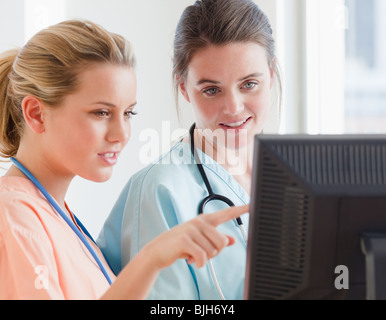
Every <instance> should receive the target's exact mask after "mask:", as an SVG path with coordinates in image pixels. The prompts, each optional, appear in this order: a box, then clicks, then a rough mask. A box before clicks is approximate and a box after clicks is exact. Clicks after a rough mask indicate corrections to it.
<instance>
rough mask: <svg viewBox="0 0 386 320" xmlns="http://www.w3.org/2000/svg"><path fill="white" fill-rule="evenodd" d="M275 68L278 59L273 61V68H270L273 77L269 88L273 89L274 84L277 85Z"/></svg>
mask: <svg viewBox="0 0 386 320" xmlns="http://www.w3.org/2000/svg"><path fill="white" fill-rule="evenodd" d="M275 66H276V58H275V59H273V60H272V63H271V66H270V67H269V71H270V75H271V83H270V86H269V88H270V89H272V87H273V84H274V83H275Z"/></svg>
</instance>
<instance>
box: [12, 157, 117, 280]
mask: <svg viewBox="0 0 386 320" xmlns="http://www.w3.org/2000/svg"><path fill="white" fill-rule="evenodd" d="M11 161H12V162H13V164H14V165H15V166H16V167H17V168H18V169H19V170H20V171H21V172H23V174H24V175H25V176H26V177H27V178H28V179H29V180H31V182H32V183H33V184H34V185H35V186H36V187H37V188H38V189H39V191H40V192H41V193H42V194H43V195H44V197H45V198H46V199H47V200H48V202H49V203H50V204H51V205H52V206H53V207H54V209H55V210H56V211H57V212H58V213H59V215H60V216H61V217H62V218H63V219H64V221H66V222H67V224H68V225H69V226H70V228H71V229H72V230H73V231H74V232H75V234H76V235H77V236H78V238H79V239H80V240H81V241H82V243H83V244H84V245H85V246H86V248H87V249H88V251H89V252H90V253H91V255H92V256H93V258H94V259H95V261H96V263H97V264H98V266H99V268H100V269H101V271H102V273H103V275H104V276H105V277H106V280H107V282H108V283H109V284H110V285H111V284H112V281H111V278H110V276H109V275H108V273H107V271H106V269H105V267H104V266H103V264H102V262H101V260H100V259H99V257H98V255H97V254H96V252H95V250H94V249H93V248H92V246H91V244H90V242H89V241H87V239H86V237H85V236H84V235H83V233H82V232H81V231H80V230H79V229H78V228H77V227H76V225H75V224H74V222H73V221H72V220H71V219H70V218H69V217H68V216H67V215H66V214H65V213H64V211H63V210H62V208H61V207H60V206H59V205H58V204H57V202H56V201H55V200H54V198H52V196H51V195H50V194H49V193H48V192H47V190H46V189H45V188H44V187H43V186H42V185H41V184H40V182H39V181H38V180H37V179H36V178H35V177H34V176H33V175H32V173H31V172H29V171H28V170H27V168H25V167H24V166H23V165H22V164H21V163H20V162H19V161H17V160H16V159H15V158H13V157H12V158H11Z"/></svg>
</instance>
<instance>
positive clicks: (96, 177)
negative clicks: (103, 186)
mask: <svg viewBox="0 0 386 320" xmlns="http://www.w3.org/2000/svg"><path fill="white" fill-rule="evenodd" d="M79 176H80V177H81V178H83V179H86V180H89V181H92V182H99V183H102V182H106V181H108V180H110V178H111V176H112V170H109V172H98V173H93V174H88V175H79Z"/></svg>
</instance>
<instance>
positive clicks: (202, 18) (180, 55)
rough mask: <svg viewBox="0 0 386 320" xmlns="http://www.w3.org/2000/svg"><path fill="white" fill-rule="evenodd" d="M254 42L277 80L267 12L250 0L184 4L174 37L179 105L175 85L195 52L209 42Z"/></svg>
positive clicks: (180, 79) (272, 39) (184, 73)
mask: <svg viewBox="0 0 386 320" xmlns="http://www.w3.org/2000/svg"><path fill="white" fill-rule="evenodd" d="M236 42H255V43H257V44H259V45H261V46H262V47H263V48H264V49H265V50H266V52H267V60H268V64H269V66H270V67H271V68H273V70H274V73H275V76H276V79H277V81H278V82H279V83H278V85H279V90H280V94H279V95H280V100H281V91H282V90H281V77H280V72H279V69H278V66H277V63H276V56H275V41H274V38H273V35H272V28H271V25H270V23H269V21H268V18H267V16H266V15H265V14H264V12H263V11H262V10H260V8H259V7H258V6H257V5H256V4H255V3H254V2H253V1H251V0H198V1H196V2H195V4H193V5H191V6H189V7H187V8H186V9H185V10H184V12H183V14H182V16H181V18H180V21H179V23H178V26H177V30H176V33H175V38H174V55H173V81H174V89H175V94H176V100H177V105H178V86H179V84H180V82H181V81H182V80H183V79H186V76H187V71H188V67H189V64H190V62H191V60H192V57H193V56H194V54H195V53H196V52H197V51H198V50H200V49H203V48H206V47H209V46H210V45H218V46H222V45H226V44H230V43H236Z"/></svg>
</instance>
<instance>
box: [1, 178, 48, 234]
mask: <svg viewBox="0 0 386 320" xmlns="http://www.w3.org/2000/svg"><path fill="white" fill-rule="evenodd" d="M44 211H50V208H49V206H48V204H47V202H46V201H44V199H43V198H42V196H41V195H40V194H39V192H38V190H36V188H35V187H34V186H33V185H32V183H31V182H30V181H29V180H27V179H24V178H16V177H2V178H0V221H1V222H0V231H1V232H4V231H5V230H8V231H10V230H19V231H20V230H24V231H23V232H24V233H25V232H31V234H32V233H33V234H34V235H40V234H41V235H44V234H45V232H44V228H43V227H42V223H41V214H42V212H44Z"/></svg>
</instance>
